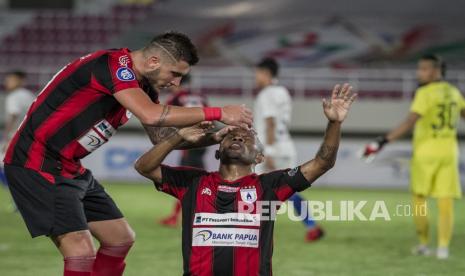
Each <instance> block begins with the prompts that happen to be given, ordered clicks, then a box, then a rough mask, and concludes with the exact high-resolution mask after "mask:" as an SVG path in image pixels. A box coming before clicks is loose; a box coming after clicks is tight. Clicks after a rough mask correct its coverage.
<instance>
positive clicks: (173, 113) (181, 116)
mask: <svg viewBox="0 0 465 276" xmlns="http://www.w3.org/2000/svg"><path fill="white" fill-rule="evenodd" d="M160 107H161V108H162V109H161V110H160V108H158V109H155V110H154V111H153V112H152V115H149V116H150V118H147V119H146V120H144V122H143V123H144V124H145V125H149V126H155V127H165V126H169V127H186V126H191V125H195V124H197V123H200V122H201V121H203V120H205V116H204V112H203V110H202V108H200V107H179V106H171V105H160Z"/></svg>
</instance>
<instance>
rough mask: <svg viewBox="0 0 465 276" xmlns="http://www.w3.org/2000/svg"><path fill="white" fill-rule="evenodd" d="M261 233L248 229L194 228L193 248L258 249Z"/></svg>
mask: <svg viewBox="0 0 465 276" xmlns="http://www.w3.org/2000/svg"><path fill="white" fill-rule="evenodd" d="M259 235H260V231H259V230H258V229H247V228H193V229H192V246H234V247H254V248H258V241H259Z"/></svg>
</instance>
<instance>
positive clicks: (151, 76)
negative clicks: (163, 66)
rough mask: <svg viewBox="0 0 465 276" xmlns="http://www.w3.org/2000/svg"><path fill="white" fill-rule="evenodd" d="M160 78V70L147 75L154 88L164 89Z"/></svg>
mask: <svg viewBox="0 0 465 276" xmlns="http://www.w3.org/2000/svg"><path fill="white" fill-rule="evenodd" d="M159 76H160V68H158V69H155V70H153V71H151V72H149V73H147V74H146V75H145V78H146V79H147V81H148V83H149V84H150V85H151V86H153V87H154V88H157V89H160V88H164V86H165V85H160V84H159Z"/></svg>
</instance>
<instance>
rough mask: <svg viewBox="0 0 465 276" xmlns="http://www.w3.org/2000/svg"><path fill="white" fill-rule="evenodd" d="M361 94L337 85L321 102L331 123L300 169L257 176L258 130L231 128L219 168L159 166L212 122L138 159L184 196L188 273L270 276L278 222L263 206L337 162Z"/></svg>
mask: <svg viewBox="0 0 465 276" xmlns="http://www.w3.org/2000/svg"><path fill="white" fill-rule="evenodd" d="M355 97H356V95H354V94H352V93H351V87H350V86H349V85H347V84H346V85H344V86H342V87H340V86H339V85H337V86H335V87H334V90H333V92H332V95H331V99H330V100H323V110H324V114H325V115H326V117H327V118H328V121H329V122H328V125H327V128H326V134H325V137H324V140H323V143H322V145H321V146H320V149H319V151H318V153H317V154H316V156H315V158H314V159H312V160H310V161H308V162H306V163H305V164H303V165H301V166H299V167H297V168H294V169H285V170H279V171H274V172H270V173H265V174H261V175H257V174H255V173H254V168H255V165H256V164H258V163H260V162H262V161H263V159H264V155H263V146H262V145H261V143H260V142H259V141H258V138H257V136H256V134H255V133H254V132H253V131H252V130H247V129H240V128H233V127H227V128H224V129H222V130H220V131H219V132H218V133H217V135H218V136H219V137H223V139H222V142H221V144H220V148H219V150H218V151H217V153H216V157H217V158H218V159H219V160H220V167H219V170H218V171H217V172H213V173H209V172H206V171H204V170H201V169H196V168H189V167H177V168H174V167H168V166H165V165H162V164H161V163H162V161H163V159H164V158H165V157H166V156H167V155H168V154H169V153H170V152H171V151H172V150H173V149H175V148H176V147H177V146H178V145H179V144H180V143H183V141H190V142H195V141H196V139H199V138H201V137H203V136H204V135H205V132H206V129H208V125H207V124H206V123H204V124H200V125H198V126H196V127H189V128H183V129H181V130H179V131H178V132H177V134H176V135H173V136H171V137H170V138H169V139H166V140H164V141H162V142H160V143H159V144H158V145H156V146H155V147H153V148H152V149H151V150H150V151H148V152H147V153H145V154H144V155H143V156H142V157H141V158H139V160H138V161H137V162H136V170H137V171H138V172H139V173H141V174H142V175H143V176H145V177H147V178H149V179H151V180H153V182H154V183H155V186H156V188H157V189H158V190H160V191H163V192H165V193H168V194H170V195H172V196H174V197H176V198H177V199H179V200H180V201H181V204H182V209H183V212H182V213H183V217H182V225H183V229H182V244H183V250H182V251H183V259H184V275H195V276H203V275H221V276H225V275H234V276H247V275H271V274H272V270H271V257H272V251H273V241H272V239H273V227H274V222H273V220H270V219H268V220H266V219H261V218H263V217H261V215H263V214H262V213H260V212H259V211H258V210H257V209H259V208H258V207H257V206H259V203H263V202H270V201H277V202H283V201H286V200H287V199H288V198H289V197H291V196H292V195H293V194H294V193H295V192H300V191H302V190H304V189H306V188H308V187H310V185H311V183H312V182H313V181H315V180H316V179H317V178H318V177H320V176H321V175H322V174H324V173H325V172H326V171H328V170H329V169H330V168H332V167H333V166H334V163H335V161H336V155H337V150H338V147H339V141H340V135H341V123H342V122H343V121H344V119H345V118H346V117H347V114H348V112H349V109H350V107H351V104H352V102H353V101H354V100H355ZM241 206H242V207H243V206H248V207H247V208H242V207H241ZM245 209H247V210H248V211H249V212H246V210H245ZM250 210H251V211H250ZM263 210H264V209H263Z"/></svg>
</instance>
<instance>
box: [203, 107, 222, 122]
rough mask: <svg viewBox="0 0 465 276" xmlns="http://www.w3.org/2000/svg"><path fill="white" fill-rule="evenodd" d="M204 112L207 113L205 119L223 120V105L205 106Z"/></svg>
mask: <svg viewBox="0 0 465 276" xmlns="http://www.w3.org/2000/svg"><path fill="white" fill-rule="evenodd" d="M203 114H204V115H205V121H218V120H221V107H204V108H203Z"/></svg>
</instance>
